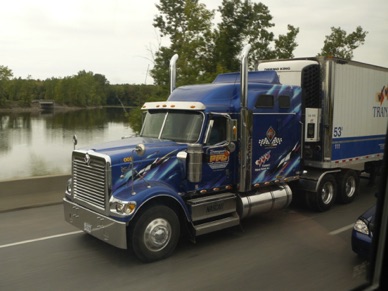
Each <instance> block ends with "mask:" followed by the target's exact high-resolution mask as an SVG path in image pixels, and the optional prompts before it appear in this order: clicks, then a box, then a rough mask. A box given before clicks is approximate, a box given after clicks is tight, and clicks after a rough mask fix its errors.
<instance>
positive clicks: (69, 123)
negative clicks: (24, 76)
mask: <svg viewBox="0 0 388 291" xmlns="http://www.w3.org/2000/svg"><path fill="white" fill-rule="evenodd" d="M74 134H77V137H78V147H83V146H88V145H91V144H95V143H101V142H105V141H109V140H113V139H119V138H121V137H122V136H128V135H131V134H133V131H132V129H131V127H130V124H129V123H128V118H127V117H126V116H125V114H124V112H123V110H122V109H112V108H110V109H93V110H78V111H67V112H57V113H50V114H41V113H26V112H23V113H17V114H15V113H0V164H1V165H2V166H1V167H0V180H8V179H12V178H24V177H31V176H42V175H56V174H68V173H70V168H71V164H70V158H71V151H72V149H73V143H72V142H73V141H72V137H73V135H74Z"/></svg>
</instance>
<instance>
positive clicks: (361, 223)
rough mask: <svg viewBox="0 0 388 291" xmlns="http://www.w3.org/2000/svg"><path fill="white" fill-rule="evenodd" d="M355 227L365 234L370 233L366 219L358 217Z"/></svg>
mask: <svg viewBox="0 0 388 291" xmlns="http://www.w3.org/2000/svg"><path fill="white" fill-rule="evenodd" d="M353 229H354V230H355V231H357V232H361V233H363V234H366V235H369V229H368V225H367V224H366V223H365V221H363V220H361V219H358V220H357V221H356V223H355V224H354V226H353Z"/></svg>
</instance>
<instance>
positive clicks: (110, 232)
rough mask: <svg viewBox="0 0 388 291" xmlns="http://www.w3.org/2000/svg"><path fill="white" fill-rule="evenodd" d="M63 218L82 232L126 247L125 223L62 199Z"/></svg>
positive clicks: (122, 247)
mask: <svg viewBox="0 0 388 291" xmlns="http://www.w3.org/2000/svg"><path fill="white" fill-rule="evenodd" d="M63 205H64V213H65V220H66V221H67V222H68V223H70V224H72V225H74V226H75V227H77V228H79V229H81V230H83V231H84V232H86V233H88V234H90V235H92V236H94V237H96V238H98V239H100V240H102V241H104V242H106V243H108V244H111V245H113V246H115V247H117V248H120V249H126V248H127V225H126V223H125V222H121V221H116V220H114V219H111V218H109V217H107V216H104V215H102V214H99V213H97V212H94V211H92V210H89V209H87V208H84V207H82V206H80V205H78V204H75V203H73V202H71V201H69V200H67V199H66V198H64V199H63Z"/></svg>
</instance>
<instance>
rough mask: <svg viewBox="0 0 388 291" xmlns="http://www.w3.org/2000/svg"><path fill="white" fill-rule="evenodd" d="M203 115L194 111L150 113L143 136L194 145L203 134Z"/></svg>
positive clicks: (145, 121) (147, 116)
mask: <svg viewBox="0 0 388 291" xmlns="http://www.w3.org/2000/svg"><path fill="white" fill-rule="evenodd" d="M202 122H203V115H202V114H201V113H199V112H192V111H165V110H163V111H162V110H161V111H149V112H147V114H146V117H145V120H144V124H143V129H142V132H141V134H140V135H141V136H144V137H153V138H159V139H169V140H173V141H177V142H187V143H193V142H196V141H198V139H199V135H200V133H201V128H202Z"/></svg>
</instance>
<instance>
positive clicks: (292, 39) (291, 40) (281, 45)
mask: <svg viewBox="0 0 388 291" xmlns="http://www.w3.org/2000/svg"><path fill="white" fill-rule="evenodd" d="M287 28H288V32H287V34H285V35H279V36H278V38H277V39H275V52H274V53H275V57H276V58H279V59H289V58H293V57H294V50H295V49H296V47H297V46H298V44H297V43H296V37H297V36H298V33H299V28H296V27H294V26H292V25H290V24H289V25H288V26H287Z"/></svg>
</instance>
